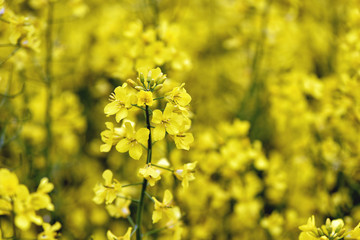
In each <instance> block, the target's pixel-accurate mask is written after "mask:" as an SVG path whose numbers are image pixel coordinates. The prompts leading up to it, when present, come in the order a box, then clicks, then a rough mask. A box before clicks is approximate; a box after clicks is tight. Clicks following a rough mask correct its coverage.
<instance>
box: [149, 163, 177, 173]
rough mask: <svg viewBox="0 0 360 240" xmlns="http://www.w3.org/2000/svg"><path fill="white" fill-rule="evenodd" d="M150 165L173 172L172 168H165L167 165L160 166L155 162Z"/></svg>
mask: <svg viewBox="0 0 360 240" xmlns="http://www.w3.org/2000/svg"><path fill="white" fill-rule="evenodd" d="M151 165H152V166H154V167H157V168H161V169H164V170H167V171H169V172H174V170H172V169H170V168H167V167H162V166H159V165H156V164H153V163H152V164H151Z"/></svg>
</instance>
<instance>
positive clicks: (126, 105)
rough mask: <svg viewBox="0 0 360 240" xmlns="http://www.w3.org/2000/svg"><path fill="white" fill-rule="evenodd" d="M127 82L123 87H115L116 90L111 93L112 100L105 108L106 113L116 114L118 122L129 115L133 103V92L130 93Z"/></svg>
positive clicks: (108, 114)
mask: <svg viewBox="0 0 360 240" xmlns="http://www.w3.org/2000/svg"><path fill="white" fill-rule="evenodd" d="M126 87H127V84H126V83H124V84H123V85H122V86H121V87H120V86H119V87H117V88H115V90H114V92H113V93H112V94H111V95H110V101H111V103H109V104H108V105H106V106H105V108H104V113H105V114H106V115H107V116H110V115H114V114H115V119H116V121H117V122H120V121H121V120H122V119H124V118H126V117H127V116H128V109H130V108H131V107H132V105H131V100H132V97H131V94H129V93H128V90H127V88H126Z"/></svg>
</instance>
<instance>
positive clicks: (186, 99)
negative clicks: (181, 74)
mask: <svg viewBox="0 0 360 240" xmlns="http://www.w3.org/2000/svg"><path fill="white" fill-rule="evenodd" d="M184 85H185V83H183V84H181V85H180V86H179V87H175V88H174V89H173V90H172V91H171V92H169V93H167V94H166V95H167V99H168V100H169V101H170V102H172V103H173V104H174V105H178V106H180V107H186V106H187V105H189V103H190V102H191V96H190V95H189V94H188V93H187V92H186V90H185V88H184Z"/></svg>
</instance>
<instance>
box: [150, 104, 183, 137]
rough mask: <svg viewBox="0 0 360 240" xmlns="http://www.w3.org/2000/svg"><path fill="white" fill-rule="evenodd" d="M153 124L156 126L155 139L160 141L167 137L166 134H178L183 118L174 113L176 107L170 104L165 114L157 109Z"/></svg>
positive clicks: (167, 105)
mask: <svg viewBox="0 0 360 240" xmlns="http://www.w3.org/2000/svg"><path fill="white" fill-rule="evenodd" d="M152 122H153V123H154V124H155V128H154V130H153V139H154V141H159V140H161V139H163V138H164V137H165V132H167V133H169V134H170V135H175V134H177V133H178V132H179V128H180V124H181V123H182V122H183V117H182V116H181V115H179V114H176V113H174V105H172V104H171V103H168V104H166V107H165V110H164V112H163V113H162V112H161V111H160V110H157V109H156V110H154V111H153V116H152Z"/></svg>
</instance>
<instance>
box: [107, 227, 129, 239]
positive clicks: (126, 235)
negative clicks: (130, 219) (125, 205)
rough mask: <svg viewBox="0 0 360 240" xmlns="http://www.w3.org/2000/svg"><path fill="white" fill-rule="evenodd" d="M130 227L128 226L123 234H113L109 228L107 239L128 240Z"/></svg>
mask: <svg viewBox="0 0 360 240" xmlns="http://www.w3.org/2000/svg"><path fill="white" fill-rule="evenodd" d="M131 231H132V228H131V227H129V228H128V230H127V232H126V233H125V235H124V236H119V237H117V236H115V234H113V233H112V232H111V231H110V230H108V231H107V233H106V236H107V239H108V240H130V237H131Z"/></svg>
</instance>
